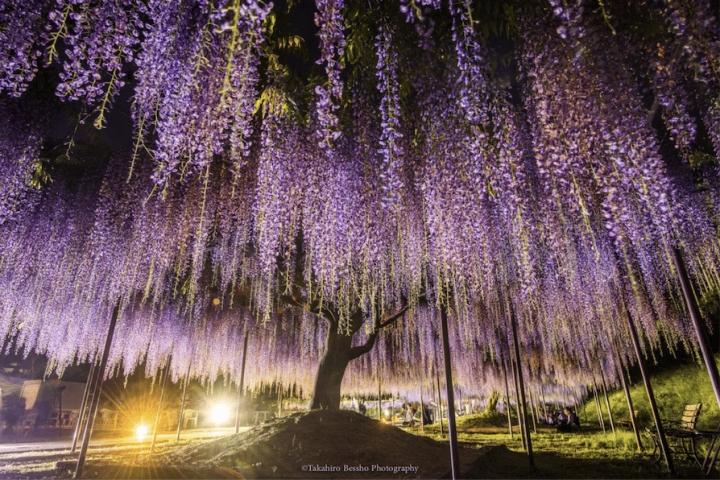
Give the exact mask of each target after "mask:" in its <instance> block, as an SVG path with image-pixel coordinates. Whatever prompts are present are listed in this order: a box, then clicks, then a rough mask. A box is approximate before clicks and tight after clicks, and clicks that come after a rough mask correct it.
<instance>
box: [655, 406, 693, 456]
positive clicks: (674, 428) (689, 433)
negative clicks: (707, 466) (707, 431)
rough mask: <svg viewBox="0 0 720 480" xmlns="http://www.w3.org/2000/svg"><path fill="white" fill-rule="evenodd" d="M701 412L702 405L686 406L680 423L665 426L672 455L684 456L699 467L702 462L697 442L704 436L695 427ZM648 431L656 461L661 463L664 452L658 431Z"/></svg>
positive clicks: (675, 422) (674, 422)
mask: <svg viewBox="0 0 720 480" xmlns="http://www.w3.org/2000/svg"><path fill="white" fill-rule="evenodd" d="M701 411H702V403H694V404H689V405H685V408H684V409H683V413H682V417H681V419H680V421H679V422H678V421H671V422H668V423H666V424H664V425H663V426H664V427H665V437H666V438H667V441H668V446H669V447H670V451H671V453H673V454H682V455H684V456H685V458H686V459H688V460H689V459H692V460H694V461H695V462H696V463H697V464H698V465H701V462H700V459H699V458H698V454H697V441H698V439H700V438H702V437H703V434H702V433H701V432H699V431H698V430H697V429H696V428H695V427H696V425H697V421H698V418H699V417H700V412H701ZM646 431H647V432H648V433H649V434H650V436H651V437H652V440H653V444H654V449H653V453H652V454H653V456H655V459H656V461H657V462H659V461H660V460H661V459H662V455H661V453H662V450H661V449H660V441H659V439H658V436H657V431H656V430H655V428H647V429H646Z"/></svg>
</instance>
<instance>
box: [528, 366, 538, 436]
mask: <svg viewBox="0 0 720 480" xmlns="http://www.w3.org/2000/svg"><path fill="white" fill-rule="evenodd" d="M528 370H530V369H529V368H528ZM527 393H528V397H529V400H530V418H531V419H532V426H533V433H537V419H536V414H535V400H534V399H533V394H532V388H528V392H527Z"/></svg>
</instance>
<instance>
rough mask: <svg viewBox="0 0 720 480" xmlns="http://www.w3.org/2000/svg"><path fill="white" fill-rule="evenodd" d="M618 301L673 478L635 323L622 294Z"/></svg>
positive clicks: (669, 456) (668, 451) (670, 457)
mask: <svg viewBox="0 0 720 480" xmlns="http://www.w3.org/2000/svg"><path fill="white" fill-rule="evenodd" d="M620 300H621V302H622V304H623V305H622V306H623V309H624V310H625V319H626V321H627V326H628V331H629V332H630V340H631V341H632V345H633V350H634V351H635V359H636V360H637V362H638V368H639V369H640V376H641V377H642V380H643V383H644V384H645V393H646V394H647V397H648V401H649V402H650V411H651V413H652V417H653V421H654V422H655V430H656V431H657V436H658V441H659V443H660V451H661V452H662V455H663V458H664V459H665V464H666V465H667V468H668V472H670V475H671V476H675V467H674V465H673V460H672V456H671V454H670V447H669V445H668V442H667V438H666V437H665V429H664V428H663V425H662V421H661V419H660V412H659V411H658V407H657V403H656V402H655V393H654V392H653V388H652V384H651V383H650V377H649V375H648V373H647V371H646V370H645V360H644V359H643V356H642V350H641V349H640V339H639V337H638V333H637V329H636V328H635V321H634V320H633V318H632V316H631V314H630V310H629V309H628V308H627V304H626V303H625V296H624V294H623V293H622V292H621V294H620ZM621 313H622V312H621Z"/></svg>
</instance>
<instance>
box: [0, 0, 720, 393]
mask: <svg viewBox="0 0 720 480" xmlns="http://www.w3.org/2000/svg"><path fill="white" fill-rule="evenodd" d="M636 3H637V5H634V6H633V7H623V6H622V5H623V4H624V2H614V1H605V2H602V4H601V6H602V9H601V10H602V12H601V13H598V11H597V9H595V8H593V3H592V2H590V1H589V0H574V1H572V2H560V1H556V0H550V1H549V2H540V1H538V2H537V3H533V2H508V4H510V5H512V6H513V8H510V9H506V11H505V12H506V13H507V15H508V17H509V18H511V19H512V23H513V25H514V31H513V33H512V34H511V35H510V37H511V39H512V58H513V59H514V62H515V67H516V68H515V70H514V74H513V75H512V80H511V81H510V82H508V81H506V79H504V78H503V76H502V75H498V73H497V68H494V67H493V65H492V62H491V59H492V58H493V57H494V56H497V55H498V52H497V50H499V49H501V47H498V46H497V45H496V44H494V43H493V41H492V35H491V34H487V33H483V32H482V29H481V25H480V22H479V21H478V15H479V14H478V12H477V9H478V8H479V7H478V6H477V5H476V4H474V3H473V2H471V1H470V0H449V1H448V2H441V1H439V0H404V1H400V2H398V3H397V4H395V2H381V5H377V6H375V7H373V9H371V10H370V11H369V12H364V13H363V10H362V9H359V8H358V7H357V6H355V5H354V2H350V1H343V0H316V2H315V5H314V8H315V9H316V12H315V14H314V23H315V26H316V27H317V35H318V36H319V47H318V49H317V50H318V52H317V53H318V58H317V59H316V60H314V62H313V63H314V64H316V65H318V66H319V67H320V69H321V70H320V71H321V72H322V74H323V77H322V79H321V80H317V78H316V77H314V76H310V77H311V78H309V79H308V78H305V80H306V81H307V82H308V86H309V87H310V88H308V89H307V91H308V92H309V93H308V94H307V95H305V94H304V93H298V89H297V88H296V87H294V86H293V85H294V83H293V80H294V78H293V76H292V75H293V74H292V73H291V71H290V69H289V68H288V66H287V65H285V64H284V63H283V57H282V56H281V55H280V54H279V53H278V52H277V51H276V49H279V48H281V47H278V45H279V44H281V43H282V42H280V41H279V40H278V38H277V34H276V33H275V30H274V29H275V26H274V25H275V21H276V14H277V13H278V12H276V10H275V9H276V8H279V7H273V5H272V4H271V3H269V2H263V1H259V0H229V1H210V0H183V1H177V2H169V1H164V0H131V1H125V2H118V1H115V0H27V1H25V0H23V1H20V0H4V1H3V2H2V3H1V4H0V95H1V96H0V110H1V112H0V113H1V115H0V122H1V123H0V125H1V126H2V128H1V130H0V132H1V133H0V139H1V140H0V165H1V168H2V179H3V181H2V184H1V185H0V234H1V236H2V241H0V287H1V288H0V292H1V293H0V338H3V339H6V343H5V348H6V349H8V350H10V349H18V350H21V351H24V352H25V353H29V352H31V351H33V350H34V351H38V352H41V353H45V354H47V355H48V356H49V358H50V359H51V368H56V369H57V370H58V371H59V372H62V370H63V369H64V368H65V367H67V366H68V365H70V364H72V363H73V362H76V361H80V360H85V359H88V358H91V357H93V356H95V355H96V354H97V351H98V348H100V346H101V345H102V344H103V335H104V332H105V328H106V326H107V323H108V321H109V317H110V314H111V312H112V310H113V308H114V307H115V305H116V304H119V305H120V306H121V317H120V322H119V327H118V328H119V331H120V332H121V333H120V334H118V335H117V336H116V337H117V341H116V343H115V344H114V346H113V350H112V352H111V356H110V365H111V366H112V368H118V369H120V370H121V371H122V372H124V373H129V372H131V371H132V370H133V369H135V368H136V367H137V366H138V365H140V364H142V363H143V362H144V363H145V368H146V369H147V372H148V374H152V373H154V372H155V371H157V370H158V369H159V368H160V367H161V365H162V364H163V363H164V362H166V361H168V359H170V361H171V365H172V375H173V376H174V378H179V377H180V376H182V375H183V374H184V372H185V371H186V370H187V368H188V365H190V369H191V373H192V374H193V375H194V376H196V377H198V378H211V379H212V378H215V377H216V376H217V375H219V374H221V373H222V374H224V375H225V378H226V379H234V378H236V377H237V376H238V375H239V372H238V369H239V360H240V355H239V354H238V347H239V345H240V344H241V342H242V336H243V335H245V332H250V335H251V339H252V341H251V342H250V353H249V355H250V358H252V359H253V361H252V362H249V365H250V367H249V368H250V371H249V372H248V377H249V379H250V382H249V383H250V384H253V383H257V382H261V381H263V380H268V379H278V380H281V381H283V382H286V383H299V384H302V385H305V386H309V384H310V383H311V382H312V379H311V378H310V376H309V375H308V371H311V370H312V369H309V368H308V366H309V365H312V364H314V363H316V362H317V358H318V356H319V355H320V353H321V352H322V348H323V337H324V335H325V329H326V328H327V326H326V325H325V324H323V323H321V322H318V321H317V319H316V318H315V317H314V315H313V314H311V313H309V312H303V311H301V310H298V309H297V308H293V307H291V306H290V305H289V304H288V303H287V302H286V301H285V300H284V298H285V296H286V295H287V294H288V292H290V291H292V290H293V289H300V290H302V291H303V292H304V294H305V296H306V297H305V298H306V299H307V300H308V301H310V300H312V301H315V302H318V303H320V304H328V305H334V306H335V307H336V309H337V312H338V315H339V317H340V318H339V322H338V328H339V329H341V330H346V329H348V328H349V327H348V322H349V317H350V312H351V311H352V310H353V309H357V308H358V306H359V308H360V309H362V310H363V311H364V312H366V313H367V321H366V329H365V332H364V335H369V334H370V333H371V330H372V328H373V325H374V324H375V323H374V322H375V316H376V315H381V314H384V313H388V312H392V311H393V310H394V309H397V308H398V307H400V306H401V305H404V304H408V305H409V306H410V310H409V311H408V313H407V314H406V315H405V318H404V319H403V320H402V321H401V322H399V323H398V324H397V326H395V327H394V328H393V329H391V330H390V332H389V333H388V334H386V335H384V336H382V338H381V340H380V342H379V344H378V345H377V347H376V348H375V349H374V350H373V351H372V352H371V353H370V354H368V355H366V356H364V357H361V358H360V359H359V360H357V361H356V362H354V364H352V366H351V368H350V370H349V372H348V375H347V377H346V385H347V386H348V387H349V388H352V389H356V390H369V391H374V388H375V382H376V380H375V377H374V375H375V372H376V371H377V364H378V363H381V364H382V365H383V372H384V375H387V376H388V378H392V379H393V382H395V383H396V384H397V385H403V386H404V387H403V388H406V389H414V388H415V387H416V386H417V384H418V379H420V378H422V376H423V375H424V372H427V371H429V370H431V369H432V368H433V365H435V363H434V362H435V361H436V358H437V349H438V345H437V327H436V323H437V319H436V318H435V308H434V307H436V306H440V305H445V306H447V307H448V308H450V310H451V312H452V320H453V328H452V335H453V338H452V342H453V351H454V352H455V353H454V354H455V357H456V362H457V370H458V372H457V374H456V375H457V376H458V379H459V381H458V383H459V385H462V386H463V388H466V389H469V390H476V391H483V390H485V389H493V388H499V387H498V385H499V382H500V381H501V378H502V375H501V373H500V371H499V367H498V365H499V364H498V363H496V359H498V358H502V357H506V356H507V355H508V341H509V338H510V334H509V330H508V327H507V325H508V324H507V318H506V312H507V311H508V309H507V306H508V302H511V303H512V305H513V306H514V310H515V311H516V312H517V313H518V318H519V320H520V324H521V332H522V338H521V343H522V347H523V349H524V351H526V352H527V353H528V356H527V358H528V359H529V360H528V362H529V363H528V365H527V366H525V367H526V368H529V369H530V372H531V373H532V376H533V377H534V378H536V379H545V380H546V381H548V382H557V383H559V384H564V385H568V384H576V385H583V384H586V383H588V382H587V372H588V371H589V370H588V368H589V366H594V365H596V358H597V355H599V352H606V353H607V352H617V354H618V355H617V356H615V355H608V356H607V357H605V360H604V365H605V367H604V368H605V370H606V372H605V373H606V375H608V376H609V377H610V378H613V377H614V376H615V373H614V372H615V371H616V369H617V360H618V358H622V359H623V362H625V361H630V360H626V359H627V358H628V357H629V353H628V352H629V351H630V350H629V346H628V345H629V344H628V341H627V339H626V332H625V330H624V328H622V327H620V328H618V325H623V323H622V317H623V316H624V315H625V314H626V311H625V307H624V305H625V303H624V302H619V301H618V299H619V297H622V298H626V299H627V309H628V310H629V312H630V313H631V314H632V316H633V317H634V318H635V319H636V320H637V321H638V322H640V323H641V325H642V331H643V334H644V340H645V342H646V343H645V348H646V352H647V353H648V354H651V353H652V352H653V350H654V349H656V347H658V346H659V345H660V342H661V341H662V340H664V341H667V344H668V345H670V346H671V347H673V348H674V347H676V346H677V345H678V344H685V345H686V346H688V347H689V348H693V347H692V342H691V340H690V339H691V336H690V334H689V329H688V326H687V323H686V321H685V319H684V317H685V315H684V313H683V312H682V310H681V309H679V308H678V304H679V302H678V300H677V299H678V298H679V296H678V295H679V294H678V285H677V283H676V280H675V273H674V269H673V267H672V262H671V261H670V256H669V252H670V250H671V248H673V247H675V246H679V247H682V248H683V249H684V251H685V253H686V259H687V261H688V264H689V267H690V270H691V273H692V275H693V277H694V280H695V281H696V284H697V285H698V286H699V288H700V292H701V293H703V292H714V291H717V287H718V286H719V285H720V283H719V282H720V277H718V266H720V263H719V262H720V250H719V249H718V244H717V220H718V218H719V217H718V214H719V213H720V211H719V210H718V208H720V196H719V195H718V193H720V192H718V188H720V184H718V177H717V173H718V167H717V162H718V161H719V160H720V140H719V139H720V97H718V92H719V91H720V88H719V87H720V28H719V26H718V25H719V24H718V19H717V18H715V17H714V16H713V14H712V5H711V3H712V2H711V1H710V0H698V1H689V0H688V1H680V0H666V1H659V0H658V1H651V0H646V1H641V2H636ZM363 5H364V4H363ZM296 8H300V7H296ZM303 8H308V6H307V5H306V6H305V7H303ZM623 8H629V9H630V10H631V11H630V12H629V14H628V15H625V16H621V15H613V12H614V11H619V10H621V9H623ZM633 9H634V10H633ZM350 13H352V15H350ZM633 13H634V15H635V16H634V17H633ZM645 15H648V16H650V17H652V18H655V19H656V20H657V22H658V24H659V25H661V26H663V28H662V29H661V31H660V32H653V33H643V32H642V31H640V30H638V29H635V28H630V27H631V26H632V22H642V21H643V20H644V18H645V17H644V16H645ZM621 17H622V20H620V18H621ZM616 19H617V20H616ZM628 22H629V25H626V24H625V23H628ZM363 32H366V34H365V35H363ZM368 32H369V33H368ZM363 39H364V40H363ZM506 40H507V39H506ZM285 43H288V42H287V41H286V42H285ZM296 43H297V42H296ZM503 45H504V44H503ZM502 48H506V47H502ZM48 72H50V73H48ZM53 72H54V75H55V77H53V76H52V75H53ZM43 75H46V76H49V77H50V78H51V79H52V78H54V80H50V83H52V84H53V85H54V96H55V98H56V99H59V100H60V101H62V102H68V103H70V104H72V105H74V106H76V107H78V108H79V109H80V110H81V112H84V115H85V118H88V119H89V120H86V121H87V122H88V123H91V124H92V125H93V126H94V127H95V128H99V129H102V128H112V126H108V123H109V115H110V112H111V111H112V108H113V105H114V104H115V103H117V102H130V103H131V109H130V110H131V117H132V121H133V124H134V131H135V134H134V138H133V141H132V145H133V147H132V149H131V150H130V151H128V152H124V151H118V152H114V153H113V155H112V157H111V158H110V159H109V160H107V161H102V162H94V163H92V164H88V165H86V168H81V169H80V170H81V172H78V169H77V168H72V169H71V168H68V167H67V166H66V165H65V164H63V163H62V162H60V163H58V165H55V166H52V165H51V167H53V168H51V170H52V174H51V176H52V181H42V178H40V180H38V178H37V177H38V175H39V174H38V172H39V171H40V170H42V169H43V162H44V160H42V159H41V155H42V152H43V150H44V149H45V148H46V147H47V142H48V138H50V134H49V133H48V132H49V131H50V130H51V126H49V125H48V122H47V118H46V117H47V112H48V109H49V108H57V106H55V107H50V106H49V105H51V104H53V102H56V100H54V99H52V98H48V97H47V95H42V94H41V93H39V92H40V91H41V90H42V88H41V87H42V85H45V84H46V83H47V82H48V79H47V78H45V77H42V76H43ZM40 77H42V78H40ZM124 92H125V93H124ZM124 95H125V96H130V100H127V99H126V98H124ZM304 96H307V97H309V98H310V100H307V99H305V98H304ZM656 112H657V113H658V114H657V115H656V114H655V113H656ZM665 134H667V137H665ZM668 139H669V140H668ZM668 142H669V143H668ZM699 154H704V155H705V156H706V157H710V158H712V157H714V158H713V159H712V161H711V166H710V167H706V166H703V165H700V166H698V165H697V162H696V158H697V157H698V155H699ZM51 163H52V162H51ZM40 176H41V175H40ZM41 177H42V176H41ZM699 183H700V184H702V185H700V186H701V187H704V188H699ZM68 339H71V341H68ZM593 368H595V367H593ZM582 372H586V374H583V373H582ZM109 373H110V370H109V371H108V374H109Z"/></svg>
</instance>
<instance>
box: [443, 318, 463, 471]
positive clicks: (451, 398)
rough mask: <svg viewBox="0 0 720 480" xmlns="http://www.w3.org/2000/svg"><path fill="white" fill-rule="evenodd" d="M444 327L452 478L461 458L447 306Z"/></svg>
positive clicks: (444, 356)
mask: <svg viewBox="0 0 720 480" xmlns="http://www.w3.org/2000/svg"><path fill="white" fill-rule="evenodd" d="M440 325H441V327H442V328H441V329H442V343H443V358H444V359H445V389H446V390H447V404H448V433H449V435H448V436H449V440H450V466H451V467H452V478H453V480H455V479H456V478H460V458H459V457H458V444H457V431H456V428H455V391H454V390H455V387H454V385H453V379H452V359H451V358H450V338H449V337H450V335H449V333H448V320H447V308H446V307H444V306H443V307H442V308H441V309H440Z"/></svg>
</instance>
